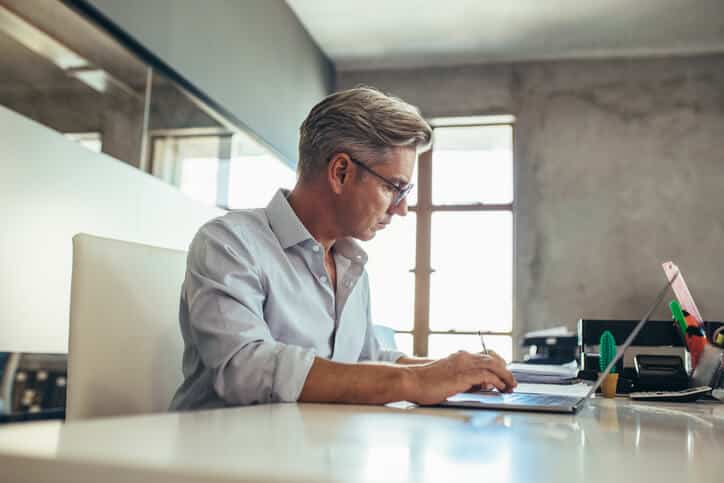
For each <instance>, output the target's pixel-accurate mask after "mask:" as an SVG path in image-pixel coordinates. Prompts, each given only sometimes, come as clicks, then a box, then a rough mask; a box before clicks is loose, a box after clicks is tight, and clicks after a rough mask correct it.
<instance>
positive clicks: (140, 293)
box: [66, 234, 186, 420]
mask: <svg viewBox="0 0 724 483" xmlns="http://www.w3.org/2000/svg"><path fill="white" fill-rule="evenodd" d="M185 268H186V253H184V252H182V251H176V250H168V249H164V248H156V247H151V246H147V245H140V244H137V243H129V242H123V241H118V240H110V239H104V238H98V237H94V236H90V235H85V234H79V235H76V236H75V237H74V238H73V278H72V288H71V306H70V337H69V351H68V352H69V354H68V394H67V406H66V419H68V420H73V419H84V418H92V417H100V416H116V415H122V414H136V413H150V412H161V411H165V410H167V409H168V405H169V403H170V401H171V398H172V397H173V394H174V391H175V390H176V388H177V387H178V386H179V384H180V383H181V381H182V379H183V376H182V373H181V357H182V352H183V340H182V338H181V333H180V331H179V327H178V308H179V295H180V293H181V292H180V290H181V284H182V282H183V278H184V272H185Z"/></svg>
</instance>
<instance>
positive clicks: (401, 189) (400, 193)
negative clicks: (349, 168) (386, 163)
mask: <svg viewBox="0 0 724 483" xmlns="http://www.w3.org/2000/svg"><path fill="white" fill-rule="evenodd" d="M349 159H350V161H352V162H353V163H354V164H356V165H357V166H359V167H360V168H362V169H364V170H365V171H367V172H368V173H370V174H371V175H372V176H374V177H376V178H377V179H379V180H381V181H382V182H383V183H385V184H386V185H387V186H389V187H390V188H392V189H393V190H395V196H394V197H393V198H392V203H391V205H392V206H393V207H394V206H397V205H399V204H400V203H402V200H404V199H405V198H407V195H409V194H410V191H412V188H414V187H415V185H414V184H412V183H407V184H405V185H402V186H397V185H396V184H395V183H394V182H392V181H391V180H389V179H387V178H385V177H384V176H382V175H381V174H378V173H377V172H375V171H374V170H373V169H372V168H370V167H369V166H367V165H366V164H364V163H363V162H361V161H358V160H356V159H354V158H353V157H352V156H350V157H349Z"/></svg>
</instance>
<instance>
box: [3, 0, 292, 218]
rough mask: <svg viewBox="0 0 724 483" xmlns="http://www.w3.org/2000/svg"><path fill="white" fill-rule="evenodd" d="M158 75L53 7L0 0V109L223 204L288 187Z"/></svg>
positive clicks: (249, 139) (243, 140)
mask: <svg viewBox="0 0 724 483" xmlns="http://www.w3.org/2000/svg"><path fill="white" fill-rule="evenodd" d="M167 73H168V71H167V70H166V69H165V67H164V66H162V65H160V66H159V65H152V63H151V62H150V61H148V60H146V59H144V58H142V56H141V55H140V54H138V53H137V52H135V51H133V50H131V49H129V48H127V47H126V46H125V45H124V44H122V43H121V42H120V41H119V40H117V39H116V38H115V37H114V36H112V35H111V34H110V33H109V32H107V31H105V30H104V29H103V28H101V27H100V26H98V25H96V24H95V23H94V22H93V21H92V20H91V19H88V18H86V17H85V16H84V15H82V14H80V13H78V12H76V11H75V10H73V9H72V8H70V7H69V6H67V5H66V4H64V3H63V2H61V1H55V0H47V1H43V2H27V1H25V0H0V105H2V106H5V107H7V108H9V109H11V110H14V111H16V112H18V113H20V114H22V115H24V116H26V117H28V118H30V119H33V120H34V121H36V122H39V123H41V124H44V125H46V126H48V127H50V128H52V129H54V130H56V131H58V132H60V133H62V134H64V135H65V136H66V137H67V138H68V139H70V140H73V141H76V142H78V143H79V144H81V145H82V146H84V147H86V148H88V149H91V150H93V151H98V152H102V153H105V154H107V155H109V156H112V157H113V158H116V159H118V160H120V161H123V162H125V163H127V164H129V165H131V166H134V167H136V168H138V169H141V170H143V171H146V172H148V173H151V174H153V175H154V176H157V177H159V178H161V179H163V180H164V181H166V182H168V183H170V184H173V185H174V186H177V187H178V188H179V189H180V190H181V191H183V192H184V193H186V194H187V195H188V196H190V197H192V198H194V199H196V200H199V201H202V202H205V203H209V204H215V205H218V206H220V207H223V208H227V207H229V206H233V207H236V208H244V207H250V206H259V204H260V203H263V204H266V202H267V201H268V198H270V197H271V194H273V191H274V189H275V188H276V187H277V186H287V187H289V186H290V185H291V184H293V182H294V178H295V176H294V170H293V168H292V167H290V166H288V165H287V164H285V163H283V162H282V161H281V160H279V159H278V157H276V156H275V155H274V154H273V152H272V151H271V150H269V149H267V148H266V147H265V146H264V145H263V144H262V143H261V142H260V141H259V140H257V139H256V138H254V137H253V135H252V133H248V132H245V131H244V130H243V129H242V128H241V127H240V126H238V125H237V124H235V122H233V121H231V120H229V119H228V118H226V117H225V116H223V115H222V114H221V113H219V112H217V111H216V110H215V109H213V108H212V107H211V106H209V105H208V104H207V103H205V102H203V101H202V100H201V99H199V97H197V96H194V95H192V94H191V93H189V91H188V90H187V89H185V88H184V87H183V86H182V85H180V84H179V83H178V82H176V80H174V79H178V77H175V78H174V75H175V74H174V75H166V74H167ZM184 82H185V81H184ZM187 85H188V83H187ZM237 186H238V187H237ZM249 187H253V188H254V189H255V191H254V192H252V191H250V190H249ZM262 198H265V199H264V200H263V201H261V200H262Z"/></svg>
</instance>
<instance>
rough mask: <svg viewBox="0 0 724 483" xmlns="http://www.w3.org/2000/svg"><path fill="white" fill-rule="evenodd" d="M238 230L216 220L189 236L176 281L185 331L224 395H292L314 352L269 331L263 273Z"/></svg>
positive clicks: (244, 399) (234, 398)
mask: <svg viewBox="0 0 724 483" xmlns="http://www.w3.org/2000/svg"><path fill="white" fill-rule="evenodd" d="M241 236H242V235H241V234H239V233H235V232H234V231H233V230H232V229H231V228H229V227H227V226H225V224H224V223H223V222H222V221H218V220H217V221H214V222H211V223H209V224H207V225H206V226H205V227H203V228H202V229H201V230H200V231H199V233H198V234H197V235H196V237H195V238H194V241H193V242H192V244H191V247H190V250H189V259H188V267H187V274H186V281H185V284H184V289H185V294H184V296H185V297H186V301H187V304H188V325H189V327H188V329H189V335H190V336H191V339H192V341H193V344H194V345H195V347H196V349H197V351H198V354H199V357H200V359H201V362H202V363H203V365H204V366H205V367H206V368H207V369H209V370H211V371H213V388H214V391H215V392H216V393H217V394H218V396H219V397H220V398H221V399H222V400H223V401H224V402H225V403H227V404H241V405H245V404H254V403H269V402H292V401H296V400H297V399H298V398H299V395H300V393H301V391H302V388H303V386H304V382H305V381H306V378H307V374H308V373H309V370H310V368H311V366H312V363H313V362H314V357H315V352H314V350H313V349H307V348H303V347H299V346H294V345H287V344H283V343H280V342H277V341H276V340H274V338H273V337H272V335H271V333H270V331H269V327H268V325H267V324H266V322H265V321H264V302H265V300H266V295H265V291H266V288H265V284H264V279H263V278H262V275H261V274H260V270H259V268H258V266H257V265H256V264H255V262H254V254H253V247H250V246H249V244H247V243H245V241H244V240H243V239H242V238H241Z"/></svg>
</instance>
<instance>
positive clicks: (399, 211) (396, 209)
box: [387, 199, 407, 216]
mask: <svg viewBox="0 0 724 483" xmlns="http://www.w3.org/2000/svg"><path fill="white" fill-rule="evenodd" d="M387 213H389V214H390V215H397V216H407V199H403V200H402V201H400V202H399V203H398V204H397V205H395V206H390V209H389V210H387Z"/></svg>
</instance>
